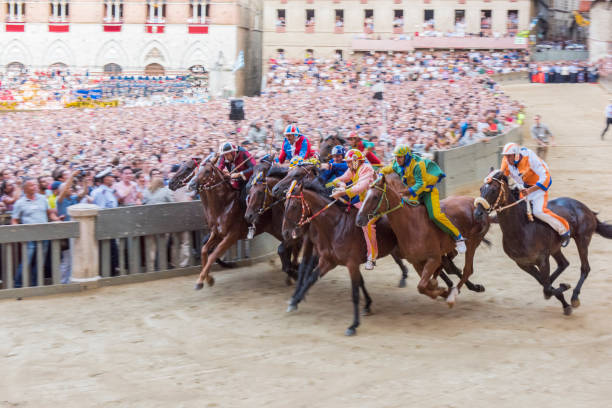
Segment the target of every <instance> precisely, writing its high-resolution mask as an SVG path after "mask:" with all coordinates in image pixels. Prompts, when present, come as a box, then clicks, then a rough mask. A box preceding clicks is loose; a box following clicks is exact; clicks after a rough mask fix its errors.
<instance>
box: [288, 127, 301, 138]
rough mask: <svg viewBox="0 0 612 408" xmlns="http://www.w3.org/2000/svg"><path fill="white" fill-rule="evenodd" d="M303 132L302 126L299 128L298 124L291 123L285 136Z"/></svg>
mask: <svg viewBox="0 0 612 408" xmlns="http://www.w3.org/2000/svg"><path fill="white" fill-rule="evenodd" d="M301 134H302V133H301V132H300V128H298V127H297V126H296V125H289V126H287V127H286V128H285V136H287V135H297V136H299V135H301Z"/></svg>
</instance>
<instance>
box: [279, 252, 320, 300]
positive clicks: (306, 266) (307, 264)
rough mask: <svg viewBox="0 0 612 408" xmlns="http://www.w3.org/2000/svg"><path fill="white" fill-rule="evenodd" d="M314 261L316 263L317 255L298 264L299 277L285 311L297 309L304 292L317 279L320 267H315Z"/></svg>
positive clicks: (304, 294)
mask: <svg viewBox="0 0 612 408" xmlns="http://www.w3.org/2000/svg"><path fill="white" fill-rule="evenodd" d="M315 263H317V257H316V256H314V255H312V256H310V257H309V258H308V259H304V260H303V261H302V264H301V265H300V278H299V279H298V284H297V285H296V287H295V291H294V293H293V296H291V300H290V301H289V307H287V312H293V311H295V310H297V308H298V304H299V303H300V302H301V301H302V300H303V299H304V296H306V292H308V290H309V289H310V287H311V286H312V285H314V284H315V282H316V281H317V280H318V279H319V277H320V268H319V267H316V268H315V267H314V265H315Z"/></svg>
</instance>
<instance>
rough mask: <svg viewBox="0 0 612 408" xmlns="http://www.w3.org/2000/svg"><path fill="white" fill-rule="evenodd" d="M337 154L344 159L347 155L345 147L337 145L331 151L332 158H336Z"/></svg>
mask: <svg viewBox="0 0 612 408" xmlns="http://www.w3.org/2000/svg"><path fill="white" fill-rule="evenodd" d="M337 154H341V155H342V157H344V155H345V154H346V150H345V149H344V146H340V145H337V146H334V147H333V148H332V149H331V155H332V156H335V155H337Z"/></svg>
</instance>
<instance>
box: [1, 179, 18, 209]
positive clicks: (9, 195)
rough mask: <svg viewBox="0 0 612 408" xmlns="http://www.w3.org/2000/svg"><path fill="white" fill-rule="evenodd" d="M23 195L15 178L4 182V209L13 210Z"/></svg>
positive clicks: (2, 200) (2, 197)
mask: <svg viewBox="0 0 612 408" xmlns="http://www.w3.org/2000/svg"><path fill="white" fill-rule="evenodd" d="M20 197H21V190H20V189H18V188H17V186H16V185H15V182H14V181H13V180H10V179H9V180H5V181H3V182H2V196H1V197H0V202H2V203H3V204H4V210H5V211H8V212H11V211H13V206H14V204H15V202H16V201H17V200H18V199H19V198H20Z"/></svg>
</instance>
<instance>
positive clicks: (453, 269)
mask: <svg viewBox="0 0 612 408" xmlns="http://www.w3.org/2000/svg"><path fill="white" fill-rule="evenodd" d="M454 257H455V256H454V255H453V257H450V256H449V255H446V256H443V257H442V266H443V267H444V270H445V271H446V272H448V273H450V274H453V275H457V276H458V277H459V279H461V278H463V274H462V273H461V270H460V269H459V268H457V265H455V263H454V262H453V258H454ZM442 279H444V277H442ZM451 285H452V283H451ZM465 286H466V287H467V288H468V289H469V290H471V291H472V292H484V291H485V287H484V286H483V285H481V284H480V283H472V281H470V280H469V279H467V280H466V281H465ZM451 287H452V286H451Z"/></svg>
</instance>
